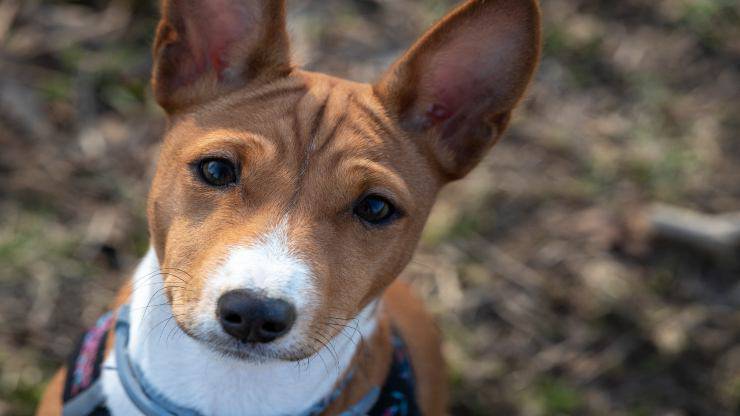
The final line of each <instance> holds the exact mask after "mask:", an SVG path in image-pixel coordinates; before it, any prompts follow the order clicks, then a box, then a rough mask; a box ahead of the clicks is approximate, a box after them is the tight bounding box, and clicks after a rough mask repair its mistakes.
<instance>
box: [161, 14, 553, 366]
mask: <svg viewBox="0 0 740 416" xmlns="http://www.w3.org/2000/svg"><path fill="white" fill-rule="evenodd" d="M284 15H285V11H284V5H283V4H282V2H279V1H266V0H264V1H258V0H212V1H209V2H201V1H195V0H192V1H180V2H174V1H173V2H165V3H164V6H163V18H162V21H161V22H160V26H159V29H158V32H157V40H156V43H155V48H154V56H155V69H154V75H153V85H154V91H155V94H156V96H157V99H158V101H159V102H160V104H161V105H162V106H163V108H164V109H165V110H166V111H167V112H168V113H169V115H170V128H169V129H168V132H167V134H166V136H165V139H164V144H163V146H162V151H161V155H160V160H159V165H158V168H157V174H156V176H155V179H154V182H153V185H152V191H151V194H150V198H149V221H150V231H151V234H152V240H153V243H154V246H155V249H156V251H157V254H158V257H159V259H160V262H161V267H162V272H163V276H164V280H165V290H166V292H167V295H168V298H169V299H170V302H171V304H172V309H173V314H174V316H175V318H176V320H177V323H178V324H179V326H180V327H181V328H182V329H183V330H184V331H185V332H186V333H188V334H189V335H190V336H192V337H194V338H196V339H198V340H201V341H203V342H205V343H207V344H208V345H209V346H211V347H212V348H214V349H217V350H219V351H221V352H224V353H226V354H231V355H234V356H238V357H241V358H247V359H268V358H274V359H282V360H297V359H301V358H305V357H307V356H309V355H312V354H314V353H315V352H317V351H318V350H319V349H320V348H321V347H322V346H323V344H325V343H326V342H327V341H328V340H330V339H331V338H333V337H334V336H335V335H336V334H337V333H338V332H339V331H340V330H341V329H342V328H343V327H344V326H345V325H352V322H351V320H352V319H354V318H355V317H356V316H357V314H358V313H360V311H362V310H363V308H366V307H367V306H368V305H372V304H373V302H374V301H375V300H376V299H378V297H379V296H380V295H381V293H382V291H383V289H384V288H386V287H387V286H388V285H389V284H390V283H391V282H392V281H393V279H394V278H395V277H396V276H397V275H398V274H399V273H400V272H401V270H402V269H403V268H404V267H405V265H406V264H407V263H408V261H409V259H410V258H411V256H412V254H413V251H414V249H415V246H416V243H417V241H418V239H419V235H420V233H421V231H422V229H423V226H424V223H425V221H426V218H427V216H428V214H429V211H430V209H431V206H432V204H433V202H434V198H435V195H436V193H437V192H438V190H439V188H440V187H441V186H443V185H444V184H445V183H447V182H449V181H450V180H453V179H457V178H460V177H462V176H464V175H465V174H466V173H467V172H468V171H469V170H470V169H472V168H473V167H474V166H475V165H476V164H477V162H478V161H479V160H480V159H481V158H482V156H483V155H484V154H485V152H486V151H487V150H488V149H489V148H490V147H491V146H492V145H493V144H494V143H495V141H496V140H497V139H498V138H499V137H500V135H501V134H502V133H503V130H504V129H505V127H506V124H507V122H508V120H509V115H510V113H511V110H512V109H513V107H514V105H515V104H516V102H517V101H518V100H519V98H520V97H521V95H522V94H523V92H524V89H525V88H526V85H527V84H528V82H529V80H530V78H531V75H532V72H533V70H534V67H535V64H536V60H537V57H538V53H539V43H538V42H539V18H538V10H537V6H536V4H535V2H534V0H531V1H530V0H493V1H470V2H467V3H465V4H464V5H462V6H461V7H460V8H458V9H457V10H456V11H454V12H453V13H451V14H450V16H448V17H447V18H446V19H445V20H443V21H442V22H441V23H440V24H438V25H437V26H436V27H434V28H433V29H432V30H430V32H429V33H427V35H425V36H424V37H423V38H422V39H421V40H420V41H419V42H418V43H417V44H416V45H415V46H414V47H412V48H411V49H410V50H409V52H407V54H406V55H405V56H404V57H402V58H401V59H400V60H399V61H398V62H397V63H396V64H395V65H394V66H393V67H391V68H390V69H389V70H388V72H387V73H386V75H384V76H383V77H382V79H381V81H379V82H378V83H377V84H375V85H366V84H358V83H353V82H349V81H344V80H340V79H336V78H332V77H329V76H325V75H320V74H314V73H309V72H304V71H301V70H298V69H295V68H293V67H292V66H291V65H290V61H289V58H288V55H289V52H288V41H287V36H286V33H285V26H284Z"/></svg>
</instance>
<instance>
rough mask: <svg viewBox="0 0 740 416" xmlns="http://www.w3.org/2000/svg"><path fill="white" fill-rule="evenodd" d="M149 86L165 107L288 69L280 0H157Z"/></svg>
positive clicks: (199, 99) (187, 104)
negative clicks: (157, 18) (159, 10)
mask: <svg viewBox="0 0 740 416" xmlns="http://www.w3.org/2000/svg"><path fill="white" fill-rule="evenodd" d="M153 53H154V69H153V72H152V86H153V89H154V94H155V97H156V99H157V102H159V104H160V105H161V106H162V107H163V108H164V109H165V110H166V111H167V112H168V113H176V112H178V111H180V110H182V109H185V108H187V107H190V106H191V105H194V104H199V103H202V102H205V101H208V100H211V99H213V98H215V97H216V96H218V95H220V94H224V93H227V92H230V91H233V90H235V89H238V88H240V87H243V86H244V85H246V83H247V82H250V81H256V80H258V79H269V78H274V77H279V76H283V75H285V74H287V73H288V72H290V70H291V67H290V57H289V55H290V51H289V46H288V35H287V32H286V29H285V2H284V0H207V1H206V0H162V18H161V20H160V22H159V26H158V27H157V35H156V40H155V42H154V51H153Z"/></svg>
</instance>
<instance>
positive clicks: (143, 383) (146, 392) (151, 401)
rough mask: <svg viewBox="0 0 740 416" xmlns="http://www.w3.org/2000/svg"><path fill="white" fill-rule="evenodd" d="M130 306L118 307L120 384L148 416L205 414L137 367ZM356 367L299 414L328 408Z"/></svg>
mask: <svg viewBox="0 0 740 416" xmlns="http://www.w3.org/2000/svg"><path fill="white" fill-rule="evenodd" d="M129 313H130V307H129V305H123V306H121V308H120V309H119V310H118V316H117V319H116V327H115V334H116V340H115V355H116V363H117V367H118V371H117V372H118V378H119V379H120V380H121V385H122V386H123V389H124V390H125V391H126V394H127V395H128V397H129V399H131V401H132V402H133V403H134V405H136V407H137V408H138V409H139V410H140V411H141V412H142V413H143V414H144V415H146V416H175V415H177V416H180V415H181V416H203V415H202V414H201V413H200V412H198V411H196V410H193V409H188V408H185V407H182V406H179V405H178V404H176V403H173V402H172V401H171V400H170V399H168V398H167V397H166V396H164V395H163V394H161V393H160V392H158V391H157V390H156V389H155V388H154V386H153V385H152V384H151V383H149V381H148V380H147V379H146V378H145V377H144V374H143V373H142V372H141V370H140V369H139V368H138V366H137V365H136V363H134V362H133V361H131V356H130V354H129V351H128V340H129V329H130V327H131V324H130V320H129ZM352 375H353V371H350V372H349V373H348V374H347V376H345V377H344V379H343V380H342V381H341V382H340V383H339V384H338V385H337V387H336V389H334V391H333V392H331V393H330V394H329V395H328V396H326V397H324V398H323V399H321V400H319V401H318V402H317V403H316V404H314V405H313V406H311V407H310V408H309V409H308V410H306V411H305V412H303V413H301V414H300V415H299V416H317V415H319V414H321V413H322V412H323V411H324V410H326V409H327V408H328V407H329V405H331V404H332V403H333V402H334V401H335V400H336V399H337V398H339V396H340V395H341V394H342V392H343V391H344V389H345V387H346V386H347V385H348V384H349V382H350V380H351V379H352ZM379 396H380V388H379V387H377V386H376V387H373V388H372V389H371V390H370V392H368V393H367V394H366V395H365V397H363V398H362V399H361V400H360V401H359V402H357V403H355V404H354V405H353V406H352V407H350V408H349V409H347V410H345V411H344V412H342V413H341V414H340V416H360V415H365V414H367V412H368V411H370V409H371V408H372V407H373V405H374V404H375V402H376V401H377V400H378V397H379Z"/></svg>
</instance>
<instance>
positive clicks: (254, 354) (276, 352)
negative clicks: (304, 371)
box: [188, 334, 311, 364]
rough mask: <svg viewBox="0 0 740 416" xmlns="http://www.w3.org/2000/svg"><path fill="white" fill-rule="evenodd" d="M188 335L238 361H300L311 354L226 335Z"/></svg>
mask: <svg viewBox="0 0 740 416" xmlns="http://www.w3.org/2000/svg"><path fill="white" fill-rule="evenodd" d="M188 336H190V337H191V338H193V339H195V340H196V341H198V342H200V343H201V344H203V345H205V346H206V347H207V348H208V349H210V350H211V351H213V352H215V353H217V354H221V355H222V356H224V357H228V358H231V359H234V360H238V361H245V362H252V363H259V364H261V363H268V362H275V361H300V360H303V359H305V358H307V357H309V356H310V355H311V354H309V353H306V351H305V350H298V351H294V350H291V349H289V348H282V347H279V346H277V345H273V344H260V343H253V342H242V341H239V340H236V339H233V338H231V337H228V336H220V335H218V336H206V337H201V336H198V335H194V334H188Z"/></svg>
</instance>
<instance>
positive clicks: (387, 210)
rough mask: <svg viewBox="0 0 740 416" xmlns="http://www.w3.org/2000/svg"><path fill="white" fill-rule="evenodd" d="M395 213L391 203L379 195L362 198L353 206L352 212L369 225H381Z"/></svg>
mask: <svg viewBox="0 0 740 416" xmlns="http://www.w3.org/2000/svg"><path fill="white" fill-rule="evenodd" d="M396 213H397V211H396V208H395V207H394V206H393V204H391V203H390V202H388V200H387V199H385V198H383V197H382V196H379V195H368V196H366V197H364V198H362V199H361V200H360V201H359V202H358V203H357V204H356V205H355V208H354V214H355V215H356V216H358V217H359V218H360V219H362V220H363V221H365V222H367V223H368V224H371V225H383V224H385V223H387V222H388V221H390V220H391V219H393V217H394V216H395V215H396Z"/></svg>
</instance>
